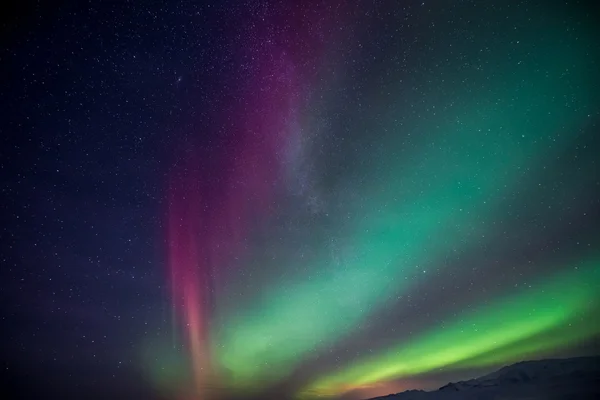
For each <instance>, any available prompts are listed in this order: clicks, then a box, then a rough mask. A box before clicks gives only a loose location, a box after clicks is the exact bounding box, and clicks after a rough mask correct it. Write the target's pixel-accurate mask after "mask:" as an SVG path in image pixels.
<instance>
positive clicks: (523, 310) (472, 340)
mask: <svg viewBox="0 0 600 400" xmlns="http://www.w3.org/2000/svg"><path fill="white" fill-rule="evenodd" d="M599 291H600V258H598V257H596V258H594V259H592V260H591V261H589V262H587V263H584V264H582V265H578V266H577V267H576V268H573V269H571V270H570V271H567V272H562V273H559V274H557V275H556V276H554V277H553V278H551V279H549V280H547V281H545V282H542V283H541V284H539V285H534V287H533V288H527V289H525V290H522V291H521V292H520V293H518V294H515V295H509V296H506V297H504V298H502V299H499V300H497V301H495V302H494V303H492V304H490V305H487V306H483V307H481V308H479V309H478V310H476V311H474V312H470V313H466V314H465V315H461V316H459V317H457V318H455V319H454V320H450V321H446V323H443V324H441V325H440V326H439V327H438V328H437V329H434V330H431V331H430V332H427V333H424V334H422V335H419V336H417V337H416V338H415V339H414V340H413V341H410V342H408V343H405V344H402V345H400V346H399V347H397V348H393V349H390V350H388V351H386V352H385V353H384V354H381V355H379V356H376V357H373V358H371V359H368V360H365V361H363V362H359V363H357V364H356V365H354V366H351V367H349V368H347V369H344V370H343V371H340V372H338V373H335V374H333V375H332V376H328V377H324V378H322V379H320V380H318V381H316V382H314V383H313V384H312V385H311V386H310V387H309V388H307V389H306V391H305V393H304V395H303V396H301V397H310V396H311V395H315V394H320V395H336V394H339V393H342V392H344V391H346V390H349V389H352V388H354V387H361V386H365V385H369V384H373V383H375V382H380V381H386V380H391V379H398V378H405V377H410V376H416V375H418V374H422V373H427V372H430V371H432V370H434V369H439V368H443V367H445V368H448V367H452V366H455V367H456V368H465V367H482V366H487V365H497V364H498V363H507V362H510V361H513V360H515V359H516V358H517V357H522V356H523V355H524V354H533V353H537V354H540V352H542V353H543V352H544V351H548V350H554V349H556V348H557V347H560V346H565V345H568V344H570V343H573V342H574V341H578V340H582V339H585V338H589V337H590V336H592V335H595V334H598V332H599V328H600V321H598V320H596V319H594V318H591V319H590V317H591V316H592V315H593V314H592V312H594V311H597V307H598V305H599V304H598V303H599V301H600V298H599V297H598V293H599ZM565 326H567V327H568V329H564V328H563V329H562V330H561V334H560V335H556V334H554V335H552V336H551V337H550V336H549V337H547V338H546V339H542V340H540V337H539V335H540V334H542V333H544V332H547V331H550V330H553V329H558V328H561V327H565ZM482 354H483V355H484V356H482V357H478V356H479V355H482Z"/></svg>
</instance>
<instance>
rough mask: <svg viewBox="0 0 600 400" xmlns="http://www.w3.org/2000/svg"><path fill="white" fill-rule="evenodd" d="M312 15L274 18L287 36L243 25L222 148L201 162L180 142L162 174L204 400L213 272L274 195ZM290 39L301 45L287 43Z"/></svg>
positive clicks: (182, 320) (179, 306)
mask: <svg viewBox="0 0 600 400" xmlns="http://www.w3.org/2000/svg"><path fill="white" fill-rule="evenodd" d="M315 16H317V14H314V12H313V14H311V16H309V17H307V16H304V17H303V19H302V21H298V18H296V17H294V15H293V14H290V15H288V18H287V19H281V18H279V19H278V18H276V17H275V16H273V18H272V19H274V20H277V25H279V26H280V27H283V28H281V29H283V31H285V32H287V33H285V34H281V32H280V33H279V34H277V35H275V34H274V33H273V32H274V31H275V30H274V25H273V24H267V22H265V24H263V25H261V26H257V25H252V26H251V27H250V31H249V32H247V37H248V38H252V39H249V40H250V43H247V45H245V46H243V48H242V49H241V51H242V54H241V58H242V59H244V60H248V62H247V63H245V64H244V66H243V67H241V68H243V69H244V70H245V71H246V72H245V74H244V75H245V76H246V75H248V73H249V76H250V78H245V79H244V80H245V83H244V84H242V85H241V87H240V88H239V89H238V93H237V94H236V96H234V98H235V99H236V101H235V104H234V105H232V106H231V107H230V110H229V111H228V112H224V114H225V115H223V117H224V120H225V121H227V122H226V123H224V124H223V125H222V127H220V128H219V131H220V132H222V135H221V137H220V139H219V140H220V143H219V146H214V147H215V148H217V149H220V150H219V151H218V152H213V153H211V154H210V156H209V157H208V158H209V159H208V160H207V158H206V157H203V156H202V154H203V152H201V151H197V150H198V149H196V148H195V147H194V146H192V147H191V148H187V149H185V150H186V151H185V153H186V154H184V156H183V157H179V162H178V163H177V165H175V167H174V168H173V169H172V171H171V173H170V175H169V196H168V199H169V203H168V267H169V275H170V284H171V296H172V302H173V312H174V315H175V318H176V320H177V321H178V323H179V324H180V326H182V328H183V331H184V332H183V333H184V336H185V339H186V343H187V347H188V351H189V356H190V358H191V366H192V369H193V376H194V386H195V389H194V392H195V396H197V397H199V398H201V399H207V398H209V397H211V395H210V394H209V393H207V391H206V383H207V382H208V381H209V380H212V379H215V366H214V365H213V360H212V358H211V354H210V345H209V343H210V338H209V329H208V323H209V320H210V317H211V315H210V314H211V302H212V301H213V298H214V295H215V293H214V291H215V287H214V286H215V285H214V276H215V271H217V270H218V269H222V268H225V267H227V264H228V263H229V262H230V261H231V258H232V257H233V256H234V255H235V254H238V253H239V251H240V247H241V246H240V243H241V242H242V241H243V240H244V238H245V237H246V236H247V235H248V228H249V220H250V218H251V217H252V218H255V217H256V216H257V215H258V216H260V215H263V216H264V215H265V214H266V213H268V212H269V208H270V207H271V205H272V204H273V202H274V199H273V193H274V190H273V189H274V187H275V186H276V183H277V180H278V179H279V176H280V171H281V169H282V161H284V160H283V159H282V155H283V154H284V153H285V152H284V149H285V146H286V138H287V137H288V136H289V135H290V134H291V132H290V130H291V129H292V127H293V126H295V124H294V123H293V122H294V121H296V120H297V118H298V114H299V111H300V107H302V106H303V104H302V101H303V99H305V98H306V95H307V93H306V92H305V88H306V87H308V83H310V80H311V79H312V78H314V74H315V72H314V68H313V66H314V63H311V62H308V63H307V60H310V58H309V57H308V56H307V54H312V55H313V58H314V55H315V54H317V52H316V51H315V49H317V48H318V47H319V46H315V41H316V42H319V40H321V32H318V31H317V30H316V27H317V26H318V25H319V24H316V23H313V21H312V19H314V18H313V17H315ZM319 20H320V19H319ZM271 22H272V21H271ZM296 28H298V29H296ZM308 30H311V32H312V34H311V35H308V34H307V31H308ZM283 31H282V32H283ZM303 32H304V33H303ZM315 32H316V33H315ZM315 35H316V36H318V39H315V37H314V36H315ZM290 43H296V44H297V43H300V44H301V46H297V48H295V49H291V48H290ZM307 52H308V53H307ZM300 60H301V61H302V68H299V67H298V65H299V64H300V63H299V61H300ZM307 67H308V68H307ZM307 69H308V71H307ZM301 70H304V71H301ZM296 134H297V133H296ZM198 136H199V137H201V136H202V133H201V132H199V133H198ZM204 153H206V152H204ZM207 165H211V167H208V166H207Z"/></svg>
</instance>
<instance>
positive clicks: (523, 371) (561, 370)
mask: <svg viewBox="0 0 600 400" xmlns="http://www.w3.org/2000/svg"><path fill="white" fill-rule="evenodd" d="M572 398H577V399H596V398H597V399H600V357H579V358H569V359H551V360H540V361H525V362H519V363H516V364H513V365H510V366H507V367H503V368H501V369H499V370H498V371H496V372H493V373H491V374H488V375H484V376H482V377H480V378H476V379H471V380H468V381H460V382H451V383H448V384H447V385H444V386H442V387H441V388H439V389H438V390H436V391H432V392H423V391H408V392H402V393H398V394H395V395H389V396H384V397H377V398H375V399H372V400H379V399H381V400H383V399H386V400H414V399H419V400H454V399H457V400H458V399H464V400H469V399H477V400H496V399H515V400H516V399H527V400H542V399H544V400H545V399H552V400H562V399H572Z"/></svg>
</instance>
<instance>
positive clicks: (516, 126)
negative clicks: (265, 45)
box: [212, 28, 598, 392]
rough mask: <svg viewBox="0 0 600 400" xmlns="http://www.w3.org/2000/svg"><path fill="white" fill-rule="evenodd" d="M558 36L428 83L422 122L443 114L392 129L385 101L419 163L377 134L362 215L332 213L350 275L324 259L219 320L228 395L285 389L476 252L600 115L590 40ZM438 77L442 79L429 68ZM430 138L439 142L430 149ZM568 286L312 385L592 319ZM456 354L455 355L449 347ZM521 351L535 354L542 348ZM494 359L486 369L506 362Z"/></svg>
mask: <svg viewBox="0 0 600 400" xmlns="http://www.w3.org/2000/svg"><path fill="white" fill-rule="evenodd" d="M546 30H548V28H546ZM540 38H543V40H541V39H540ZM555 38H556V39H558V38H557V36H556V34H554V33H553V32H550V31H547V32H535V33H534V34H532V35H531V36H530V37H528V38H525V37H521V39H520V40H521V44H520V46H523V47H524V48H527V50H523V54H522V57H521V58H520V59H519V60H518V61H517V60H515V59H512V58H511V57H509V55H510V53H509V51H508V50H507V49H497V51H495V52H493V53H492V54H493V56H492V55H487V58H485V57H486V56H485V55H483V56H481V55H479V56H478V57H480V59H479V62H480V63H481V64H484V65H487V68H488V72H487V73H486V74H485V76H479V77H478V76H473V77H471V76H468V75H467V74H468V72H461V73H458V72H457V73H456V74H455V76H454V77H453V78H448V79H445V80H443V81H442V80H435V79H434V80H433V81H432V82H431V83H430V84H429V85H428V86H427V87H428V89H429V92H430V93H431V95H430V96H429V97H428V98H424V99H419V101H415V103H419V102H420V103H421V106H420V108H419V109H418V110H416V111H415V113H421V112H425V110H426V109H430V110H431V109H432V107H435V109H436V110H438V111H437V112H436V113H433V112H430V114H429V115H430V117H428V118H424V117H422V116H420V117H419V118H417V117H416V116H415V117H414V118H413V119H410V118H409V119H408V120H405V121H404V122H403V123H402V124H399V123H395V122H393V121H394V116H393V114H394V107H396V106H397V107H400V106H401V105H402V104H404V103H402V100H398V99H396V100H394V99H389V107H387V110H389V115H390V116H389V117H388V120H389V121H390V122H389V124H388V126H387V128H386V130H387V131H388V132H394V131H396V132H399V133H400V132H406V131H413V132H416V133H418V135H417V134H415V136H418V138H416V139H415V140H416V142H417V143H416V144H415V143H413V144H412V145H413V146H416V149H414V152H413V150H412V149H411V153H410V154H411V156H410V160H417V161H415V162H412V163H411V162H409V161H408V160H407V159H406V158H404V157H401V156H399V154H404V153H402V152H403V151H405V150H403V149H402V144H401V143H399V142H398V139H395V138H394V137H393V136H391V137H386V136H385V135H383V134H382V135H381V137H382V139H381V140H384V141H385V143H386V144H387V145H386V146H382V147H383V148H385V149H388V150H387V152H385V153H383V154H379V155H377V156H376V155H374V154H370V155H369V154H366V155H365V163H364V171H362V172H363V173H364V174H365V175H366V176H367V177H368V179H365V180H364V181H365V182H368V183H365V184H364V185H361V186H360V187H359V188H357V189H356V190H358V191H360V193H361V196H359V198H358V200H354V201H349V205H348V208H350V209H352V210H353V212H352V213H351V215H353V217H352V218H351V219H350V220H348V219H347V218H344V217H343V216H337V217H336V216H335V215H334V217H332V219H333V220H334V221H337V222H336V223H337V224H338V227H339V232H340V233H339V234H340V237H341V238H343V240H344V242H345V244H346V245H347V247H348V248H350V249H352V250H351V255H350V256H349V257H347V258H346V259H345V260H344V265H343V266H336V267H335V268H333V267H332V266H331V263H332V261H331V260H330V259H329V258H328V257H322V259H320V260H318V261H317V262H316V263H314V265H310V266H308V267H309V268H308V271H315V272H314V273H313V274H309V273H307V274H305V275H300V276H297V277H295V278H294V279H293V280H288V281H286V282H281V283H279V284H278V287H276V288H274V289H270V290H269V291H268V292H267V293H261V294H260V295H259V296H257V297H256V298H255V299H254V300H253V301H250V302H249V303H247V305H246V306H245V307H237V308H236V309H235V310H228V309H221V310H218V314H219V315H221V316H222V318H221V323H220V324H219V326H218V328H215V333H214V334H213V335H212V337H213V338H215V342H214V343H213V349H214V354H215V355H216V358H217V362H218V364H219V365H220V367H221V368H222V369H223V370H226V371H227V375H226V376H227V380H228V381H227V384H228V385H230V386H232V387H236V388H238V389H239V390H249V389H250V388H252V387H253V386H256V385H264V384H267V383H268V382H274V381H277V380H278V379H281V378H283V377H285V376H286V375H288V374H289V373H290V372H291V371H292V370H293V368H294V367H295V366H297V365H298V364H299V363H301V362H302V361H303V360H305V359H306V357H307V356H308V355H309V353H311V352H314V351H318V350H319V349H323V348H325V347H326V346H328V345H331V344H332V343H335V342H336V341H338V340H340V339H341V338H343V337H345V336H346V335H349V334H350V333H352V331H353V330H354V329H356V328H357V327H358V326H359V325H360V324H362V323H364V322H365V319H366V318H368V317H369V315H370V314H372V313H374V312H376V311H377V310H379V309H380V308H381V307H382V306H383V305H384V304H385V303H386V302H387V301H388V300H389V299H390V298H395V297H397V296H399V295H401V294H402V293H404V292H406V291H407V290H409V289H410V288H411V286H412V285H414V284H415V283H416V282H419V280H421V279H427V278H428V277H429V274H430V273H431V271H439V270H440V269H441V268H443V263H442V262H441V260H443V259H444V258H445V257H447V256H448V255H449V254H452V252H453V251H460V250H461V249H466V248H468V246H469V244H470V243H471V242H472V240H475V238H480V237H481V235H482V232H485V227H486V226H487V225H489V224H491V223H494V222H495V221H497V220H500V219H501V218H503V216H505V215H506V213H507V205H506V204H505V202H506V199H507V198H509V197H511V196H514V195H515V193H517V192H518V189H519V187H520V186H521V185H524V184H527V182H531V181H535V180H536V179H540V177H541V178H543V177H544V175H543V174H544V171H543V166H544V165H545V163H546V162H549V160H551V159H552V157H553V156H555V154H556V153H557V152H559V151H560V150H561V149H563V148H564V147H565V146H569V145H571V144H572V142H573V141H574V140H576V138H577V134H578V131H579V130H578V127H580V126H581V121H582V120H585V119H586V118H587V117H588V115H589V114H590V113H592V112H593V110H591V107H590V104H593V101H591V99H592V97H593V96H594V94H593V91H592V88H593V87H594V84H595V83H596V82H597V78H596V77H595V75H594V72H593V68H592V67H591V66H590V65H589V64H588V62H587V57H588V55H586V53H585V50H584V46H583V45H582V44H581V43H582V42H585V41H584V40H582V38H579V41H578V42H577V41H574V40H573V41H569V40H564V38H563V40H557V41H555V40H554V39H555ZM508 41H509V40H508V39H507V42H508ZM505 52H506V53H505ZM556 54H560V55H561V56H560V57H557V56H556ZM473 57H475V55H473ZM492 66H493V67H492ZM450 67H452V66H448V65H445V66H444V68H446V69H448V68H450ZM440 68H441V67H440ZM515 69H516V71H515ZM456 71H459V68H458V67H457V68H456ZM507 71H509V73H507ZM432 76H438V75H436V73H435V71H433V72H432ZM439 76H441V75H439ZM489 76H492V77H494V79H488V78H489ZM466 81H469V83H468V84H466V83H465V82H466ZM395 86H398V84H394V83H392V82H390V83H389V85H388V87H395ZM471 88H477V90H476V91H474V90H472V89H471ZM425 92H427V90H426V91H425ZM373 96H376V94H375V93H374V94H373ZM378 101H380V102H385V101H386V99H383V100H381V99H379V100H378ZM398 112H401V111H398ZM365 119H366V120H367V121H369V118H368V117H365ZM305 129H306V130H310V127H305ZM557 132H560V134H556V133H557ZM400 136H402V135H400ZM421 137H422V138H423V139H422V140H421V139H419V138H421ZM425 138H428V139H427V140H431V141H429V142H427V143H425V142H424V141H423V140H425ZM431 138H434V139H431ZM557 138H558V139H557ZM420 140H421V143H418V142H419V141H420ZM549 201H551V200H549ZM333 214H335V211H333ZM315 245H317V246H318V244H315ZM324 253H326V252H324ZM303 267H304V268H305V266H303ZM298 270H300V268H298ZM424 271H426V272H424ZM582 277H583V278H582ZM565 278H568V279H570V281H571V282H572V283H578V282H579V281H580V280H581V281H583V282H585V281H586V280H590V281H592V282H598V274H597V269H596V268H595V267H594V269H592V270H590V271H588V272H586V274H585V275H582V274H581V273H579V274H577V275H573V276H570V275H567V276H565V277H561V278H560V279H565ZM560 279H558V280H557V281H556V282H552V283H551V284H550V285H549V286H548V288H547V289H545V290H546V291H545V292H536V293H526V294H524V295H523V296H524V297H523V298H522V301H519V302H515V301H513V300H511V299H509V300H506V301H503V302H500V303H499V304H498V305H496V306H494V307H493V309H492V308H490V309H489V310H485V311H481V312H480V313H478V314H474V315H472V316H470V317H469V318H470V320H471V321H472V323H473V324H475V325H476V326H479V329H480V330H479V332H480V335H479V336H475V337H473V336H472V335H473V334H477V332H475V331H465V330H464V329H465V325H463V324H458V323H456V324H455V325H453V327H452V328H446V329H443V330H440V331H439V332H434V333H432V334H430V335H427V336H424V337H423V338H417V339H416V340H415V343H414V345H412V346H410V347H404V346H402V347H401V349H397V350H394V351H392V352H390V353H389V355H388V356H384V357H382V359H381V360H377V361H374V362H369V363H367V364H364V365H363V364H361V365H360V366H359V367H355V368H352V369H351V370H349V371H347V372H343V373H341V375H335V377H333V378H326V379H325V380H322V381H319V382H318V383H316V384H315V385H313V388H316V389H318V390H322V391H324V392H327V391H328V390H329V388H335V387H336V385H338V383H339V384H346V383H351V384H355V385H358V384H361V383H362V384H367V383H371V382H375V381H376V380H379V379H389V378H394V377H399V376H405V375H414V374H417V373H420V372H426V371H429V370H431V369H432V368H437V367H439V366H443V365H449V364H452V363H456V362H459V361H463V360H466V359H467V358H473V359H474V360H475V358H474V357H476V356H478V355H482V354H484V353H485V352H487V351H490V350H493V349H495V348H496V347H497V346H502V345H508V344H511V343H513V342H517V341H519V340H521V339H525V338H527V337H530V336H531V335H534V334H538V333H541V332H543V331H544V330H546V329H550V328H555V327H558V326H559V325H560V324H562V323H566V321H567V320H569V319H570V318H573V317H575V315H577V314H578V313H580V312H583V308H582V307H583V305H584V303H585V302H586V301H588V300H590V299H591V298H592V297H593V296H594V291H592V290H584V291H583V293H581V294H578V293H577V290H575V289H573V288H572V287H565V289H566V291H564V292H561V290H560V289H561V285H560ZM589 287H591V286H589ZM521 303H525V304H532V305H535V306H536V307H540V306H539V305H540V304H542V303H547V304H549V305H548V307H547V308H538V310H539V311H540V312H539V313H537V314H531V313H532V312H533V308H532V309H528V308H523V307H522V304H521ZM546 309H548V310H550V309H551V310H552V312H546V311H545V310H546ZM488 313H490V314H491V315H489V316H487V314H488ZM495 313H497V314H495ZM532 315H535V318H533V317H532ZM502 321H503V322H502ZM500 322H502V323H500ZM498 324H499V325H500V326H497V325H498ZM565 340H566V339H565ZM466 342H468V343H466ZM552 343H553V342H552ZM447 344H452V347H449V348H445V346H446V345H447ZM523 346H524V347H523V350H528V349H530V348H532V347H530V346H533V344H530V343H527V344H524V345H523ZM542 347H546V346H542ZM521 350H522V349H517V348H515V349H513V353H515V352H516V353H520V352H521ZM507 351H508V350H507ZM421 352H424V353H425V354H427V356H421V355H420V353H421ZM507 354H508V353H507ZM489 357H490V358H487V359H486V358H485V357H484V358H482V361H481V363H483V364H487V363H492V362H500V361H502V360H503V358H502V357H500V358H497V357H496V356H495V355H493V356H491V355H490V356H489ZM257 360H260V361H257ZM399 360H403V361H402V362H400V361H399ZM257 382H258V383H257Z"/></svg>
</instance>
